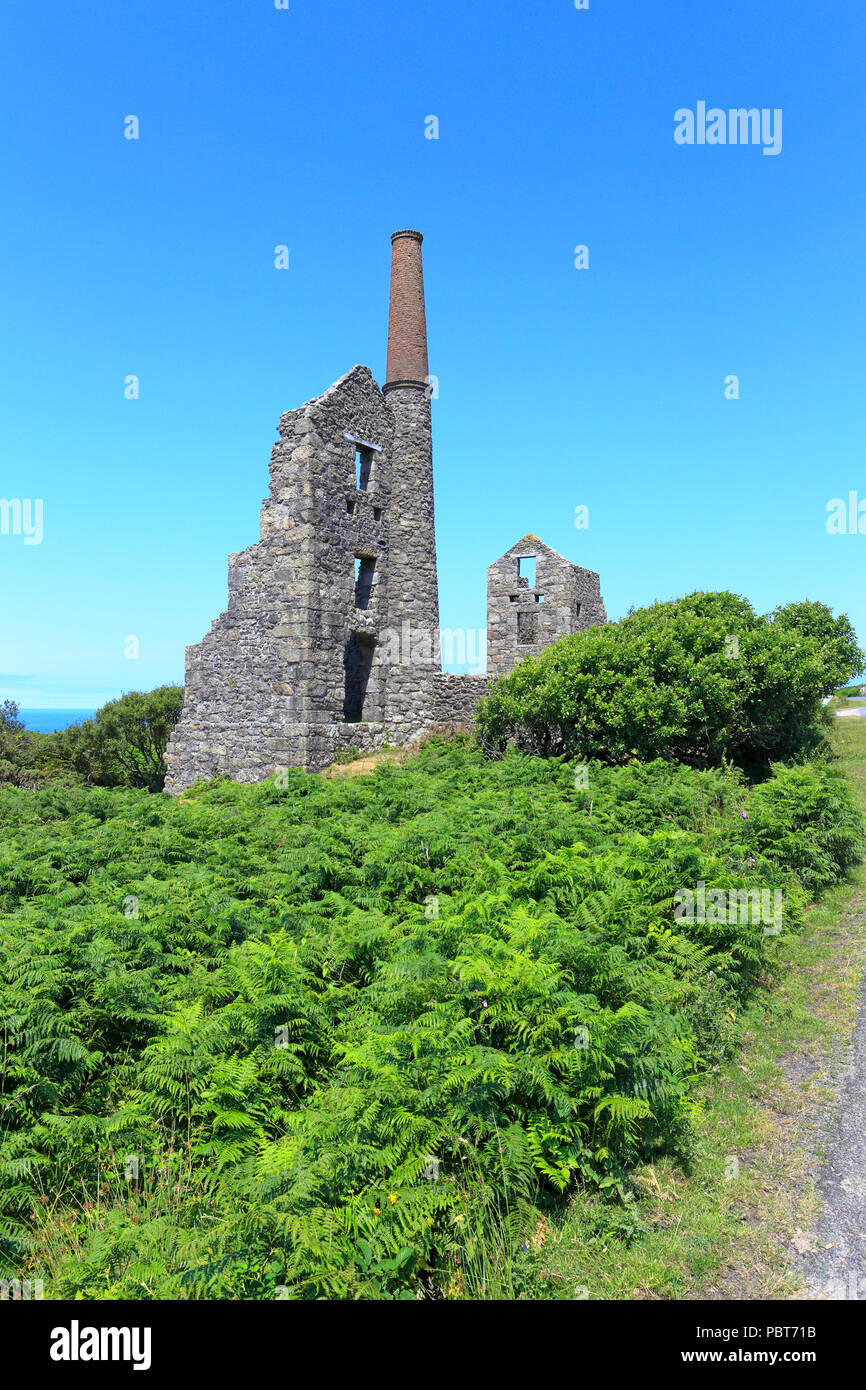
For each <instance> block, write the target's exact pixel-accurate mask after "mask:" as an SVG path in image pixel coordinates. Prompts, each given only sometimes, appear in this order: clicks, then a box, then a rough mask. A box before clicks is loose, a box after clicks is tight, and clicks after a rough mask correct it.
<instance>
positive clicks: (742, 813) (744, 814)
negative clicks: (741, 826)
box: [740, 811, 749, 820]
mask: <svg viewBox="0 0 866 1390" xmlns="http://www.w3.org/2000/svg"><path fill="white" fill-rule="evenodd" d="M740 815H741V816H742V817H743V820H748V819H749V817H748V816H747V815H746V813H745V811H741V812H740Z"/></svg>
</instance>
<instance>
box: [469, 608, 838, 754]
mask: <svg viewBox="0 0 866 1390" xmlns="http://www.w3.org/2000/svg"><path fill="white" fill-rule="evenodd" d="M862 664H863V653H862V652H861V651H860V650H859V649H858V647H857V643H856V638H855V636H854V632H853V629H852V628H851V624H850V623H849V621H848V619H847V618H845V617H844V616H843V617H839V618H835V619H834V618H833V617H832V614H831V612H830V610H829V609H827V608H825V607H824V606H823V605H822V604H818V603H801V604H792V605H790V606H789V607H787V608H780V609H777V610H776V611H775V613H773V614H772V615H770V616H767V617H760V616H758V615H757V614H756V613H755V612H754V610H753V608H752V607H751V605H750V604H749V603H748V602H747V601H746V600H745V599H743V598H739V597H737V596H736V595H735V594H731V593H710V594H704V593H696V594H690V595H689V596H688V597H687V598H683V599H677V600H676V601H674V602H672V603H657V604H654V605H653V606H652V607H650V608H644V609H639V610H637V611H636V612H633V613H631V614H629V616H628V617H627V618H624V619H623V620H622V621H621V622H618V623H609V624H607V625H606V626H604V627H592V628H590V629H588V630H587V631H585V632H581V633H578V634H576V635H574V636H572V637H565V638H563V639H562V640H561V641H559V642H556V643H554V645H553V646H551V647H548V648H547V649H546V650H545V651H543V652H542V653H541V655H540V656H538V657H530V658H527V659H526V660H524V661H521V662H520V663H519V664H518V665H517V666H516V667H515V668H514V669H513V670H512V671H511V672H510V673H509V674H508V675H507V676H504V677H502V678H500V680H498V681H497V682H496V684H495V685H494V687H493V689H492V690H491V693H490V695H489V696H488V697H487V698H486V699H485V700H482V701H481V703H480V705H479V709H478V715H477V721H478V728H479V734H480V738H481V740H482V742H483V744H484V745H485V746H486V747H487V748H489V749H492V750H496V751H501V750H502V749H503V748H505V747H506V746H507V745H508V744H509V743H513V744H516V745H517V746H518V747H520V748H523V749H525V750H526V751H528V752H533V753H538V754H541V755H542V756H550V755H551V754H563V755H565V756H567V757H573V758H599V759H601V760H602V761H605V762H611V763H627V762H629V761H631V760H632V759H635V758H638V759H647V760H648V759H652V758H659V757H661V758H669V759H674V760H676V761H678V762H685V763H691V764H695V765H697V766H709V765H713V764H719V763H721V762H722V761H723V760H724V759H725V758H727V759H731V760H733V761H734V762H736V763H738V764H740V765H741V766H743V767H745V768H747V769H749V770H750V771H751V772H766V770H767V768H768V766H769V763H770V761H771V760H775V761H782V760H786V759H790V758H800V757H804V756H807V755H809V754H812V753H814V752H815V751H816V750H817V749H818V748H820V747H821V745H822V743H823V740H824V725H823V724H822V722H821V709H820V706H821V699H822V697H823V696H826V695H829V694H832V692H833V690H834V689H835V688H836V686H838V685H839V684H840V683H841V682H842V681H844V680H846V679H848V678H849V677H850V676H851V675H853V674H854V673H855V672H856V671H858V670H859V669H860V668H861V666H862Z"/></svg>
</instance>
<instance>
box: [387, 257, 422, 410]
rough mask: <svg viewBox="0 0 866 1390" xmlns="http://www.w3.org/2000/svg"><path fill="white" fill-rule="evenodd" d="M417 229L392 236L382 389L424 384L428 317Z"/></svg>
mask: <svg viewBox="0 0 866 1390" xmlns="http://www.w3.org/2000/svg"><path fill="white" fill-rule="evenodd" d="M423 240H424V238H423V237H422V235H421V233H420V232H408V231H403V232H394V233H393V234H392V236H391V307H390V313H389V318H388V366H387V369H386V374H385V390H386V391H387V390H388V388H389V387H394V386H420V387H423V388H426V386H427V374H428V367H427V318H426V315H425V312H424V271H423V269H422V267H421V242H422V241H423Z"/></svg>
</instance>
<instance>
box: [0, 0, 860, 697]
mask: <svg viewBox="0 0 866 1390" xmlns="http://www.w3.org/2000/svg"><path fill="white" fill-rule="evenodd" d="M864 39H866V10H864V7H863V6H862V4H855V3H854V2H853V0H844V2H840V3H834V4H822V5H818V4H812V5H799V6H796V7H792V6H791V5H790V2H789V0H788V3H785V2H784V0H727V3H725V4H724V5H722V4H709V3H701V4H696V3H694V0H662V2H661V3H657V4H652V3H648V4H643V5H637V4H635V0H590V8H589V9H588V10H577V9H576V8H575V6H574V3H573V0H537V2H536V3H533V4H529V3H521V4H517V3H509V0H496V2H495V3H493V0H472V3H467V0H439V3H435V0H431V3H427V4H425V5H409V4H396V3H391V0H370V2H369V3H361V4H359V3H358V0H351V2H350V0H318V2H317V3H314V0H290V8H289V9H288V10H277V9H275V7H274V5H273V0H245V2H244V3H243V4H238V3H237V0H209V3H207V4H202V3H187V4H183V5H178V4H177V3H168V2H167V0H151V3H147V0H140V3H138V4H135V5H121V6H108V5H104V4H103V5H87V4H82V5H77V6H74V7H73V6H68V5H60V4H57V3H48V4H45V5H41V6H33V5H32V3H30V0H27V2H26V3H25V0H7V7H6V18H5V23H4V45H3V50H4V51H3V56H2V59H0V63H2V72H0V77H2V80H0V120H2V126H3V131H2V135H3V148H4V156H5V157H4V170H3V190H4V195H5V197H4V204H5V216H4V218H3V220H2V225H0V254H2V265H3V269H4V274H3V276H2V277H0V279H2V289H0V308H2V313H3V320H4V323H5V325H6V331H5V332H4V334H3V343H2V348H0V352H2V360H0V459H2V469H0V497H5V498H9V499H13V498H20V499H36V498H39V499H42V500H43V504H44V536H43V540H42V543H41V544H39V545H25V544H24V537H23V536H22V535H13V534H9V535H0V592H2V595H3V602H2V605H0V699H2V698H4V697H5V698H13V699H16V700H18V701H20V702H21V703H22V704H23V705H25V706H46V705H47V706H58V707H60V706H63V707H81V708H86V707H90V706H93V705H97V704H100V703H102V702H103V701H104V700H105V699H108V698H111V697H113V696H115V695H117V694H119V693H120V692H121V691H123V690H127V689H149V688H151V687H152V686H154V685H156V684H159V683H162V682H164V681H181V680H182V678H183V650H184V646H185V645H186V644H187V643H192V642H196V641H198V640H200V638H201V637H202V636H203V634H204V632H205V631H206V630H207V628H208V627H209V625H210V622H211V620H212V619H213V618H215V617H216V616H217V615H218V614H219V613H220V612H221V611H222V610H223V608H224V607H225V603H226V557H227V555H228V553H229V552H230V551H236V550H241V549H243V548H244V547H245V546H247V545H249V544H251V543H252V542H254V541H255V540H256V539H257V538H258V509H259V506H260V504H261V500H262V498H263V497H264V496H265V493H266V491H267V483H268V459H269V456H270V450H271V446H272V444H273V442H274V440H275V439H276V426H277V421H278V418H279V415H280V414H281V412H283V411H285V410H289V409H292V408H294V407H295V406H297V405H299V404H301V403H302V402H303V401H304V400H307V399H309V398H310V397H312V396H315V395H318V394H319V393H320V392H321V391H323V390H324V389H325V388H326V387H327V386H328V385H330V383H331V382H332V381H334V380H335V379H336V378H338V377H339V376H341V375H342V374H343V373H344V372H345V371H346V370H348V368H349V367H351V366H352V365H353V364H354V363H356V362H365V363H367V364H368V365H369V366H370V367H371V368H372V370H373V372H374V375H376V377H377V379H379V380H380V381H381V380H382V377H383V372H384V357H385V340H386V320H387V291H388V267H389V257H390V243H389V234H390V232H391V231H393V230H394V229H395V228H397V227H407V226H408V227H417V228H419V229H420V230H421V231H423V232H424V235H425V242H424V254H425V276H426V284H427V301H428V304H427V307H428V326H429V336H430V366H431V371H432V372H433V373H435V374H436V375H437V376H438V378H439V382H440V395H439V399H438V401H436V402H434V427H435V450H436V452H435V466H436V506H437V536H438V551H439V574H440V598H441V621H442V625H443V627H450V628H458V627H466V628H481V627H483V626H484V605H485V571H486V567H487V565H488V564H489V563H490V562H491V561H492V560H494V559H496V558H497V557H498V556H499V555H501V554H502V552H503V551H505V550H506V549H507V548H508V547H509V546H510V545H512V544H513V543H514V542H515V541H516V540H517V539H519V538H520V537H521V536H522V535H523V534H524V533H525V532H527V531H532V532H535V533H536V534H538V535H539V536H541V537H542V539H543V540H545V541H546V542H547V543H548V544H549V545H552V546H553V547H554V548H555V549H557V550H560V551H561V552H562V553H564V554H565V555H567V556H569V558H571V559H573V560H575V561H577V562H578V563H580V564H583V565H586V566H588V567H589V568H592V569H597V570H598V571H600V573H601V578H602V590H603V593H604V596H605V600H606V603H607V608H608V614H609V616H611V617H613V618H616V617H620V616H622V615H623V614H624V613H625V612H626V611H627V610H628V608H629V607H630V606H631V605H641V604H644V603H648V602H652V601H653V600H654V599H657V598H668V597H673V596H675V595H678V594H681V593H685V592H688V591H690V590H693V589H696V588H705V589H709V588H731V589H734V590H735V591H737V592H740V593H743V594H745V595H746V596H747V597H748V598H749V599H751V600H752V602H753V603H754V604H755V605H756V607H757V608H759V609H761V610H767V609H769V608H771V607H773V606H775V605H776V604H778V603H786V602H789V601H792V600H795V599H800V598H815V599H821V600H823V601H824V602H826V603H829V604H831V605H833V606H834V607H835V608H836V609H837V610H843V611H846V612H848V613H849V614H850V615H851V617H852V620H853V621H854V623H855V626H857V628H858V631H859V632H860V635H861V638H866V597H864V590H863V583H862V576H863V573H864V556H866V535H859V534H855V535H828V533H827V530H826V519H827V510H826V509H827V503H828V501H829V500H830V499H831V498H836V497H845V498H847V496H848V493H849V492H850V491H852V490H854V491H857V492H858V495H859V496H860V497H863V498H864V499H866V468H864V463H863V459H864V434H866V419H864V414H866V411H864V390H863V378H864V369H866V363H864V334H863V319H864V296H863V288H864V269H863V266H864V240H863V227H864V221H866V219H864V207H863V202H864V177H863V173H864V138H866V137H864V121H863V100H862V71H863V54H864ZM698 101H706V102H707V103H708V105H709V106H717V107H719V108H722V109H727V108H732V107H757V108H761V109H763V108H767V109H772V110H774V109H776V108H780V109H781V110H782V111H783V116H784V120H783V146H782V150H781V152H780V153H779V154H778V155H776V156H771V157H768V156H765V155H764V154H763V152H762V149H761V148H760V147H758V146H751V145H749V146H740V145H726V146H709V145H704V146H698V145H693V146H681V145H678V144H677V143H675V141H674V128H675V122H674V113H675V112H676V111H677V110H678V109H680V108H691V109H693V110H694V109H696V106H697V102H698ZM128 115H136V116H137V117H138V118H139V121H140V138H139V139H138V140H135V141H133V140H126V139H125V138H124V119H125V117H126V116H128ZM430 115H435V116H437V117H438V120H439V138H438V140H430V139H426V138H425V118H426V117H428V116H430ZM279 244H286V245H288V247H289V250H290V268H289V269H288V270H287V271H278V270H276V269H275V268H274V247H275V246H277V245H279ZM576 245H586V246H588V248H589V262H590V264H589V269H587V270H577V269H575V266H574V259H575V257H574V248H575V246H576ZM131 374H135V375H136V376H138V378H139V381H140V398H139V399H138V400H127V399H125V397H124V381H125V379H126V378H127V377H128V376H129V375H131ZM731 374H736V375H737V376H738V377H739V382H740V397H739V399H738V400H726V399H725V379H726V377H728V376H729V375H731ZM578 505H585V506H588V507H589V519H590V524H589V528H588V529H587V530H582V531H578V530H576V529H575V527H574V514H575V507H576V506H578ZM130 636H135V637H137V639H138V647H139V657H138V659H137V660H130V659H127V658H126V657H125V656H124V649H125V644H126V639H127V638H128V637H130Z"/></svg>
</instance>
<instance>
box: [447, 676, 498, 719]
mask: <svg viewBox="0 0 866 1390" xmlns="http://www.w3.org/2000/svg"><path fill="white" fill-rule="evenodd" d="M489 688H490V682H489V680H488V678H487V676H457V675H453V674H452V673H451V672H440V674H439V675H437V676H435V677H434V680H433V723H434V724H435V725H441V724H456V725H459V726H460V727H461V728H465V729H468V728H470V727H471V725H472V721H473V718H474V717H475V707H476V705H477V704H478V701H479V700H480V699H481V698H482V696H484V695H486V694H487V691H488V690H489Z"/></svg>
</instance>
